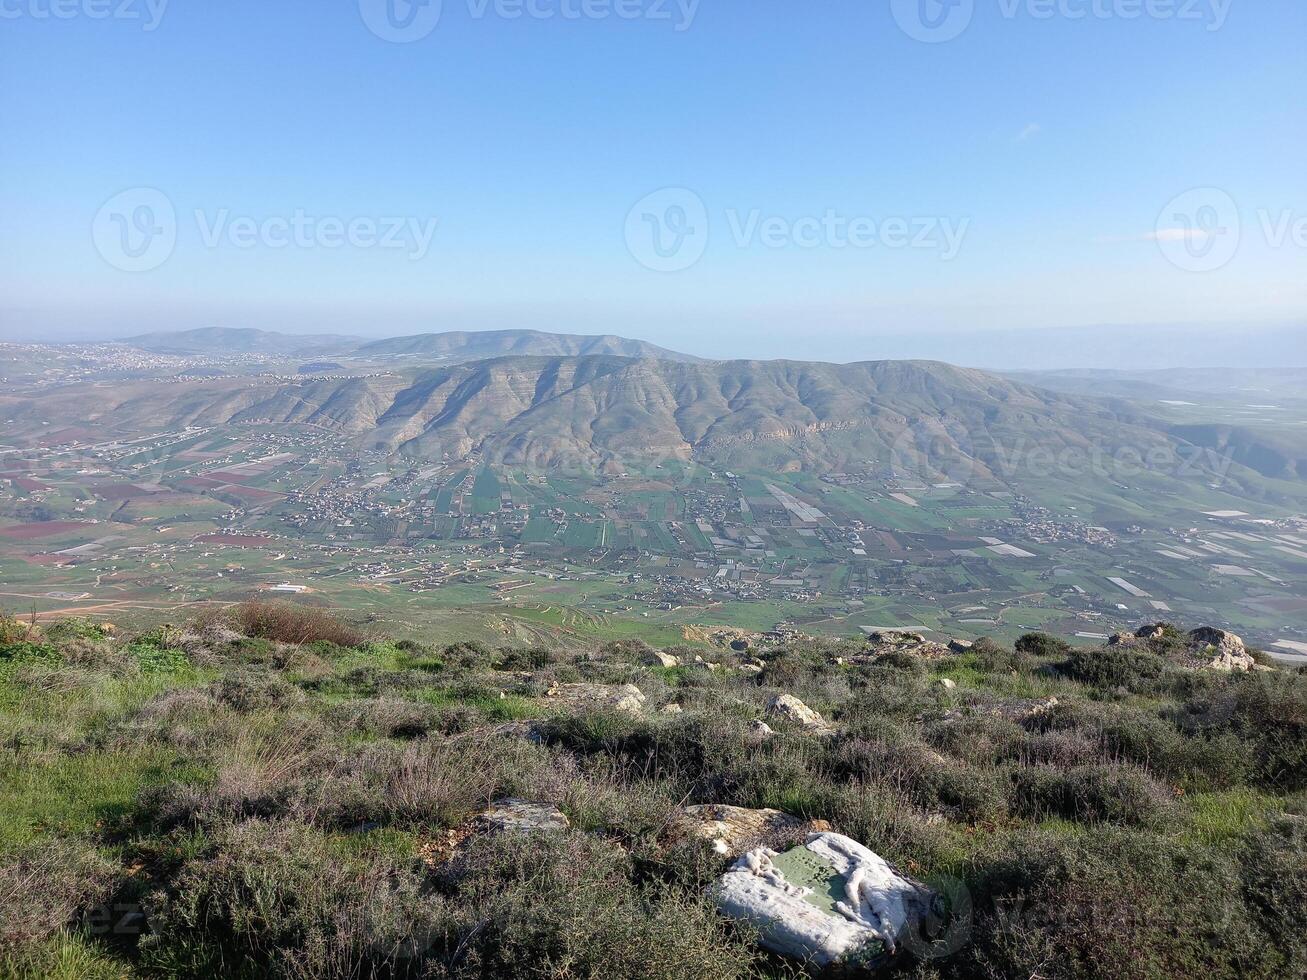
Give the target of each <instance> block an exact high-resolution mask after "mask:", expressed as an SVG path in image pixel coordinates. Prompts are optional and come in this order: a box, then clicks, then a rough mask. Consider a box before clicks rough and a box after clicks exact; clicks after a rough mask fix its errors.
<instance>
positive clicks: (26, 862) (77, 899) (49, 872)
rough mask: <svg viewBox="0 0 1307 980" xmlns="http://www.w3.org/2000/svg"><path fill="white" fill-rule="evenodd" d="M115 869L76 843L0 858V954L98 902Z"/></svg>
mask: <svg viewBox="0 0 1307 980" xmlns="http://www.w3.org/2000/svg"><path fill="white" fill-rule="evenodd" d="M113 874H114V867H113V865H112V864H110V863H109V862H108V861H106V860H105V859H104V858H102V857H101V856H100V855H99V853H98V852H97V851H96V850H95V848H93V847H92V846H91V845H90V844H87V843H85V842H83V841H80V840H76V839H69V838H65V839H62V840H53V841H46V842H42V843H40V844H34V845H30V846H27V847H24V848H21V849H19V850H18V851H16V852H13V853H10V854H7V855H5V856H4V857H3V858H0V951H2V950H4V949H6V948H19V947H21V946H23V945H26V944H29V943H34V942H39V941H41V940H43V939H46V938H47V937H49V936H51V935H53V934H54V933H55V932H57V931H58V930H60V929H61V928H63V927H64V926H66V925H70V924H72V922H73V920H74V919H75V918H76V917H77V915H78V913H79V912H82V911H85V910H86V909H87V908H88V907H89V906H90V905H92V904H94V903H96V902H100V901H103V900H104V898H105V897H107V895H108V894H109V891H110V888H111V885H112V882H113Z"/></svg>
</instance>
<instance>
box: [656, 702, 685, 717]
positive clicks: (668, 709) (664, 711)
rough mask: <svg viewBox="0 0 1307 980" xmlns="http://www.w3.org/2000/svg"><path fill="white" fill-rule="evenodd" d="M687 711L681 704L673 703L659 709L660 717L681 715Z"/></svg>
mask: <svg viewBox="0 0 1307 980" xmlns="http://www.w3.org/2000/svg"><path fill="white" fill-rule="evenodd" d="M684 711H685V709H684V708H682V707H681V706H680V705H679V704H677V703H676V702H675V701H673V702H672V703H671V704H665V705H663V706H662V707H661V708H659V709H658V713H659V714H660V715H679V714H682V713H683V712H684Z"/></svg>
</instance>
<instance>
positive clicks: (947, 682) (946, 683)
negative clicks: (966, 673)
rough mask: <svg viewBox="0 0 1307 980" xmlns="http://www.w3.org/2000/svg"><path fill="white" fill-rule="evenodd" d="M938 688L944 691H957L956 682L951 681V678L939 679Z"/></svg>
mask: <svg viewBox="0 0 1307 980" xmlns="http://www.w3.org/2000/svg"><path fill="white" fill-rule="evenodd" d="M939 686H940V687H942V688H943V689H944V690H946V691H954V690H957V686H958V682H957V681H955V680H953V678H951V677H941V678H940V679H939Z"/></svg>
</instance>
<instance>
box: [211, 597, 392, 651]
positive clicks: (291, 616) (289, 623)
mask: <svg viewBox="0 0 1307 980" xmlns="http://www.w3.org/2000/svg"><path fill="white" fill-rule="evenodd" d="M229 616H230V617H231V622H232V624H233V625H234V626H235V628H236V629H238V630H240V631H241V632H242V633H244V634H245V635H246V636H254V637H258V638H260V639H264V640H275V641H277V642H279V643H296V644H303V643H320V642H325V643H334V644H336V645H337V646H341V647H357V646H361V645H362V644H363V643H365V642H366V640H367V638H366V637H365V636H364V635H363V633H362V632H360V631H359V630H357V629H355V628H354V627H353V626H350V625H349V624H348V623H346V622H344V621H343V620H341V619H340V618H339V617H338V616H336V615H335V614H334V613H332V612H330V611H328V610H326V609H317V608H315V607H313V606H300V605H296V604H294V603H291V602H264V601H261V600H259V601H253V602H242V603H241V604H240V605H238V606H234V607H233V608H232V609H231V610H230V612H229Z"/></svg>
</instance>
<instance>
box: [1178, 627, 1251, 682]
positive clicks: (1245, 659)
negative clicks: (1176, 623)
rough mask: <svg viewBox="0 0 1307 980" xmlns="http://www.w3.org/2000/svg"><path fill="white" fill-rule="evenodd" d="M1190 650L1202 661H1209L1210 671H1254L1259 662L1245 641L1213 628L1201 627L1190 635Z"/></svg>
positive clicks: (1232, 634) (1207, 665)
mask: <svg viewBox="0 0 1307 980" xmlns="http://www.w3.org/2000/svg"><path fill="white" fill-rule="evenodd" d="M1189 648H1190V649H1191V650H1192V651H1194V653H1195V655H1196V656H1198V657H1199V658H1200V659H1202V660H1204V661H1207V663H1206V667H1207V668H1208V669H1210V670H1224V671H1235V670H1242V671H1247V670H1252V669H1253V668H1254V667H1256V666H1257V661H1255V660H1254V659H1253V657H1252V654H1250V653H1249V652H1248V648H1247V647H1246V646H1244V642H1243V639H1242V638H1240V637H1239V636H1236V635H1235V634H1234V633H1230V632H1228V631H1227V630H1222V629H1217V628H1215V627H1213V626H1200V627H1199V628H1198V629H1196V630H1192V631H1191V632H1190V633H1189Z"/></svg>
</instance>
